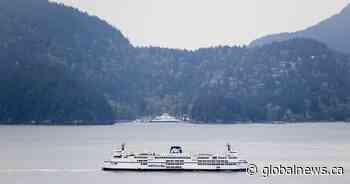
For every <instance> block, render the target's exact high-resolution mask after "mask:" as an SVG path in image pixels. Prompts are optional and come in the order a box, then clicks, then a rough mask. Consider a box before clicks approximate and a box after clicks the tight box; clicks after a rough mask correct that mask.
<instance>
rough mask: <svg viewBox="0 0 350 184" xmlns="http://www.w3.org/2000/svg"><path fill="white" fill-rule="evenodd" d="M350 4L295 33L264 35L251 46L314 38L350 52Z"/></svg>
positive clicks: (336, 48)
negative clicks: (335, 13)
mask: <svg viewBox="0 0 350 184" xmlns="http://www.w3.org/2000/svg"><path fill="white" fill-rule="evenodd" d="M349 22H350V5H348V6H347V7H345V8H344V9H343V10H342V11H341V12H340V13H339V14H337V15H334V16H332V17H331V18H329V19H326V20H324V21H322V22H320V23H319V24H317V25H315V26H312V27H310V28H307V29H305V30H302V31H298V32H294V33H280V34H274V35H269V36H265V37H262V38H260V39H257V40H255V41H253V42H252V43H251V44H250V46H261V45H265V44H268V43H272V42H275V41H283V40H288V39H292V38H312V39H315V40H318V41H320V42H323V43H326V44H327V45H328V46H329V47H330V48H332V49H335V50H337V51H341V52H344V53H347V54H350V42H349V40H350V34H349V32H350V24H349Z"/></svg>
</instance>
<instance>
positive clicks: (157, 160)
mask: <svg viewBox="0 0 350 184" xmlns="http://www.w3.org/2000/svg"><path fill="white" fill-rule="evenodd" d="M248 165H249V164H248V162H247V161H246V160H241V159H239V158H238V156H237V152H234V151H232V150H231V145H229V144H227V151H226V153H225V154H204V153H199V154H195V155H190V154H186V153H183V150H182V147H181V146H171V148H170V152H169V153H168V154H156V153H139V154H134V153H131V152H127V151H126V149H125V144H123V145H122V146H121V149H117V150H115V151H114V152H113V155H112V158H111V159H110V160H108V161H105V162H104V165H103V170H115V171H118V170H119V171H122V170H134V171H246V170H247V168H248Z"/></svg>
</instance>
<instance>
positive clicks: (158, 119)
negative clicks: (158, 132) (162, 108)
mask: <svg viewBox="0 0 350 184" xmlns="http://www.w3.org/2000/svg"><path fill="white" fill-rule="evenodd" d="M150 122H151V123H177V122H181V120H179V119H176V118H175V117H173V116H170V115H169V114H168V113H164V114H162V115H161V116H157V117H155V118H154V119H152V120H151V121H150Z"/></svg>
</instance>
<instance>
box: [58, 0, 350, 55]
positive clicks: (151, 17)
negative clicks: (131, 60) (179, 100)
mask: <svg viewBox="0 0 350 184" xmlns="http://www.w3.org/2000/svg"><path fill="white" fill-rule="evenodd" d="M54 1H58V2H63V3H65V4H67V5H70V6H74V7H77V8H79V9H81V10H83V11H87V12H88V13H89V14H93V15H97V16H99V17H100V18H102V19H104V20H106V21H108V22H109V23H110V24H112V25H114V26H115V27H117V28H118V29H119V30H121V31H122V33H123V34H124V35H125V36H126V37H127V38H128V39H129V40H130V41H131V43H132V44H133V45H136V46H149V45H152V46H161V47H171V48H187V49H194V48H199V47H209V46H216V45H242V44H248V43H249V42H250V41H252V40H254V39H255V38H258V37H261V36H264V35H266V34H271V33H278V32H292V31H296V30H300V29H304V28H306V27H308V26H310V25H314V24H316V23H318V22H319V21H321V20H323V19H325V18H328V17H330V16H331V15H334V14H336V13H338V12H339V11H341V9H342V8H344V7H345V6H346V5H347V4H348V3H349V2H350V0H54Z"/></svg>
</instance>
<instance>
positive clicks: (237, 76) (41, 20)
mask: <svg viewBox="0 0 350 184" xmlns="http://www.w3.org/2000/svg"><path fill="white" fill-rule="evenodd" d="M0 23H1V27H0V50H1V52H0V73H1V75H0V84H1V85H0V122H1V123H10V124H13V123H48V124H51V123H69V124H71V123H82V124H84V123H101V124H102V123H111V122H113V121H115V120H123V119H134V118H138V117H143V116H154V115H158V114H160V113H162V112H169V113H171V114H173V115H177V116H182V115H188V116H190V117H191V118H192V119H193V120H195V121H200V122H211V123H218V122H237V121H335V120H336V121H345V120H349V119H350V95H349V93H348V92H349V90H350V73H349V72H350V63H349V62H350V59H349V57H348V56H347V55H346V54H342V53H339V52H337V51H334V50H332V49H329V48H328V47H327V45H325V44H323V43H320V42H318V41H314V40H311V39H293V40H289V41H283V42H279V43H271V44H267V45H265V46H262V47H257V48H247V47H213V48H203V49H198V50H195V51H188V50H179V49H167V48H158V47H147V48H145V47H142V48H139V47H134V46H132V45H131V44H130V43H129V41H128V40H127V39H126V38H125V37H124V36H123V35H122V34H121V32H120V31H119V30H117V29H116V28H113V27H112V26H110V25H109V24H108V23H106V22H105V21H103V20H100V19H99V18H97V17H94V16H90V15H88V14H86V13H83V12H80V11H78V10H76V9H74V8H71V7H66V6H64V5H62V4H56V3H49V2H48V1H47V0H25V1H24V0H2V1H0Z"/></svg>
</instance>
